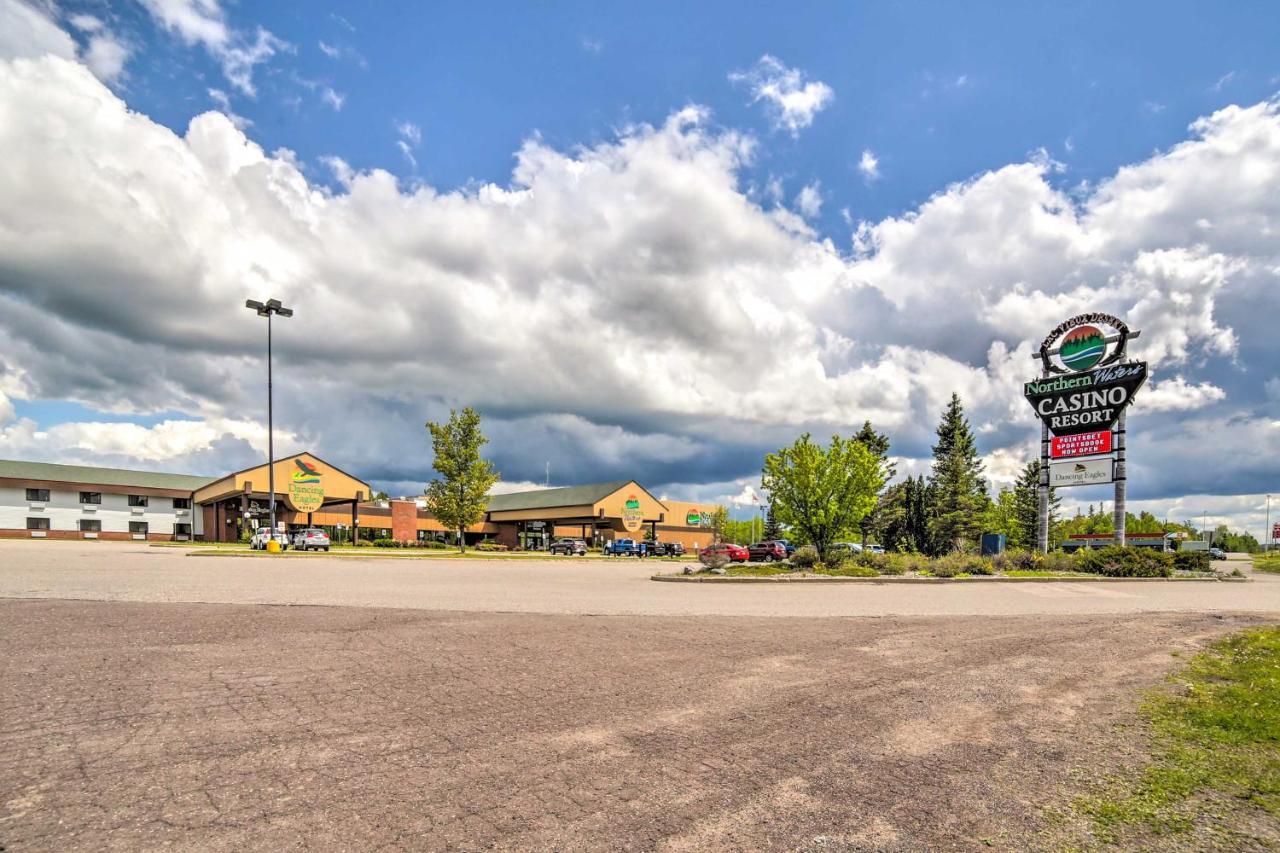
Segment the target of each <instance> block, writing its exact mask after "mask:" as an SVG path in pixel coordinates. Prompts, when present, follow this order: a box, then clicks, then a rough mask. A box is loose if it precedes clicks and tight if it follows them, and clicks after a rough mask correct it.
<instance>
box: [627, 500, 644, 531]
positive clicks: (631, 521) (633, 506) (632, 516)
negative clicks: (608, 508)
mask: <svg viewBox="0 0 1280 853" xmlns="http://www.w3.org/2000/svg"><path fill="white" fill-rule="evenodd" d="M643 523H644V513H643V512H642V511H641V510H640V499H639V498H638V497H636V496H635V495H627V499H626V501H624V502H623V504H622V526H623V527H625V528H626V529H627V530H639V529H640V525H641V524H643Z"/></svg>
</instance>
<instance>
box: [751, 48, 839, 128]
mask: <svg viewBox="0 0 1280 853" xmlns="http://www.w3.org/2000/svg"><path fill="white" fill-rule="evenodd" d="M729 80H730V81H731V82H733V83H741V84H744V85H746V86H747V87H748V88H749V89H750V90H751V100H752V101H754V102H764V104H765V106H766V108H767V110H768V112H769V116H770V119H771V120H772V121H773V124H774V127H776V128H780V129H781V128H785V129H786V130H788V131H789V132H790V133H791V135H792V136H795V135H797V134H798V133H799V131H800V130H802V129H804V128H806V127H808V126H809V125H811V124H813V119H814V116H816V115H817V114H818V113H820V112H822V110H824V109H826V107H827V106H828V105H829V104H830V103H831V101H832V100H833V99H834V98H835V91H834V90H833V89H832V88H831V87H830V86H828V85H827V84H826V83H823V82H822V81H820V80H808V81H806V80H805V74H804V72H803V71H801V70H800V69H798V68H788V67H786V66H785V65H783V64H782V63H781V62H780V61H778V60H777V59H775V58H774V57H772V56H770V55H768V54H765V55H764V56H762V57H760V59H759V61H757V62H756V64H755V65H754V66H752V67H751V68H750V69H748V70H746V71H735V72H733V73H732V74H730V75H729Z"/></svg>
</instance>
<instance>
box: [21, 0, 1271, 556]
mask: <svg viewBox="0 0 1280 853" xmlns="http://www.w3.org/2000/svg"><path fill="white" fill-rule="evenodd" d="M792 6H794V4H791V6H784V5H777V6H773V7H769V6H765V5H763V4H758V5H757V4H752V5H747V6H744V5H742V4H728V3H705V4H674V3H648V4H611V3H593V4H586V3H583V4H569V3H563V4H532V5H530V4H526V5H524V6H518V5H515V6H513V5H512V4H476V3H466V4H463V3H457V4H420V3H400V4H395V3H384V4H360V6H359V7H358V8H357V7H356V6H354V5H353V4H325V3H307V4H297V5H286V4H281V3H272V4H249V3H242V4H228V3H224V2H221V0H138V2H128V3H108V2H103V0H92V2H84V3H72V2H61V3H56V4H55V3H52V2H28V1H27V0H0V155H3V156H2V157H0V457H4V458H25V459H41V460H46V461H65V462H79V463H90V464H108V465H115V466H120V467H138V468H146V469H159V470H167V471H182V472H190V473H199V474H209V475H218V474H221V473H224V472H225V471H227V470H233V469H237V468H242V467H247V466H248V465H251V464H254V463H256V462H257V461H258V460H260V459H261V458H262V457H263V456H264V454H265V451H266V448H265V444H266V442H265V377H264V375H263V361H264V359H263V355H264V353H263V349H264V343H265V341H264V338H265V330H264V329H263V328H262V325H263V324H262V321H261V320H260V319H259V318H257V317H255V316H254V315H253V314H252V313H250V312H249V311H247V310H246V309H245V308H244V307H243V304H244V300H245V299H246V298H256V299H263V298H268V297H272V296H274V297H278V298H280V299H282V300H283V301H284V302H285V304H287V305H290V306H291V307H293V308H294V309H295V311H296V314H295V316H294V317H293V318H292V319H290V320H282V321H280V322H279V323H278V324H277V325H276V327H275V367H276V373H275V377H276V406H275V415H276V429H277V434H276V447H277V450H279V451H281V452H287V451H290V450H299V449H309V450H311V451H313V452H315V453H316V454H318V455H320V456H321V457H322V458H326V459H329V460H330V461H332V462H333V463H334V464H337V465H339V466H341V467H342V468H344V469H345V470H349V471H355V472H359V473H360V474H361V475H363V476H364V477H365V478H367V479H369V480H371V481H372V482H373V483H374V484H375V485H376V486H378V487H379V488H382V489H385V490H387V491H388V492H391V493H393V494H416V493H420V492H421V490H422V488H423V485H424V483H425V482H426V481H427V480H428V479H430V478H431V476H432V469H431V453H430V443H429V440H428V435H427V432H426V430H425V429H424V427H423V424H424V422H425V421H427V420H437V419H440V418H443V417H447V414H448V411H449V409H450V408H454V407H460V406H464V405H472V406H475V407H477V408H478V409H480V410H481V412H482V413H483V414H484V417H485V429H486V433H487V434H488V435H489V437H490V439H491V441H490V444H489V445H488V446H487V448H486V451H487V454H488V455H489V456H490V458H492V459H493V460H494V461H495V462H496V464H497V466H498V467H499V469H500V470H501V472H502V475H503V478H504V480H505V481H506V487H507V488H521V487H527V486H530V485H532V484H540V483H542V482H543V481H544V479H545V478H546V477H547V470H548V466H549V469H550V481H551V482H552V483H553V484H570V483H579V482H589V481H596V480H611V479H620V478H635V479H637V480H639V481H640V482H641V483H643V484H645V485H646V486H648V487H649V488H650V489H651V490H652V491H654V492H655V493H656V494H659V495H660V496H661V495H666V496H669V497H672V498H677V499H689V500H696V501H719V502H730V503H733V504H734V506H735V507H737V511H738V513H739V514H741V513H746V512H750V511H751V507H752V503H751V498H752V497H753V496H754V495H755V494H756V493H757V492H758V489H759V472H760V467H761V462H762V458H763V455H764V453H766V452H768V451H770V450H773V449H776V448H777V447H779V446H781V445H783V444H786V443H790V441H792V440H793V439H794V438H795V437H796V436H797V435H798V434H799V433H801V432H805V431H809V432H812V433H814V434H815V435H816V436H819V437H826V436H829V435H831V434H833V433H842V434H849V433H851V432H853V431H854V430H856V429H857V427H858V426H860V425H861V423H862V422H863V421H864V420H866V419H870V420H871V421H872V422H873V423H874V424H875V425H876V426H877V427H878V428H880V429H881V430H883V431H885V432H886V433H887V434H888V435H889V437H890V439H891V441H892V444H893V451H892V452H893V453H894V455H895V457H896V458H897V462H898V469H899V471H900V472H901V474H903V475H905V474H910V473H924V472H926V471H927V469H928V457H929V452H930V445H931V443H932V440H933V430H934V428H935V426H936V424H937V421H938V417H939V415H940V413H941V411H942V409H943V406H944V405H945V403H946V400H947V398H948V397H949V396H950V394H951V393H952V392H953V391H955V392H958V393H959V394H960V395H961V398H962V400H963V402H964V404H965V406H966V410H967V412H968V414H969V417H970V420H971V422H972V424H973V426H974V429H975V431H976V433H977V436H978V445H979V449H980V451H981V452H982V453H983V456H984V461H985V465H986V471H987V474H988V477H989V478H990V480H991V483H992V485H993V487H995V488H999V487H1002V486H1006V485H1008V484H1009V483H1010V482H1011V481H1012V479H1013V478H1014V477H1015V476H1016V474H1017V471H1018V470H1019V469H1020V467H1021V466H1022V465H1023V464H1024V463H1025V462H1026V461H1028V460H1030V459H1032V458H1034V456H1035V454H1036V452H1037V446H1036V440H1037V438H1038V431H1037V426H1036V420H1035V417H1034V414H1033V412H1032V411H1031V409H1030V407H1029V406H1028V405H1027V403H1026V402H1025V401H1024V400H1023V399H1022V397H1021V383H1022V382H1023V381H1026V380H1028V379H1032V378H1034V375H1035V363H1034V361H1033V360H1032V349H1033V346H1035V345H1038V342H1039V341H1040V339H1041V338H1043V336H1044V335H1045V334H1046V333H1047V332H1048V331H1049V329H1051V328H1052V327H1053V326H1055V325H1057V323H1058V322H1060V321H1061V320H1063V319H1065V318H1067V317H1069V316H1072V315H1074V314H1078V313H1081V312H1084V311H1106V312H1110V313H1113V314H1116V315H1118V316H1120V317H1122V318H1125V319H1126V320H1127V321H1128V322H1129V324H1130V325H1131V326H1133V327H1135V328H1140V329H1141V330H1142V336H1141V338H1140V339H1139V340H1138V341H1135V342H1134V344H1133V345H1132V347H1131V353H1132V354H1133V355H1134V356H1137V357H1141V358H1144V359H1145V360H1147V361H1149V362H1150V363H1151V367H1152V381H1151V382H1150V383H1149V385H1148V387H1147V388H1146V389H1145V390H1144V391H1143V392H1141V393H1140V394H1139V396H1138V399H1137V402H1136V403H1135V405H1134V408H1133V410H1132V412H1131V415H1130V418H1129V496H1130V503H1131V505H1132V507H1133V508H1134V509H1135V510H1144V509H1145V510H1148V511H1151V512H1153V513H1155V514H1156V515H1157V516H1160V517H1168V518H1170V519H1171V520H1184V519H1196V520H1199V519H1201V518H1207V520H1208V522H1209V524H1210V526H1214V525H1216V524H1218V523H1225V524H1229V525H1231V526H1232V527H1235V528H1247V529H1249V530H1251V531H1253V532H1254V533H1255V535H1259V536H1261V535H1263V528H1264V519H1265V513H1266V509H1265V506H1266V498H1265V496H1266V494H1267V493H1268V492H1274V493H1276V494H1277V495H1280V376H1278V375H1277V364H1278V363H1280V343H1278V341H1280V335H1277V333H1276V317H1277V315H1278V313H1280V295H1278V294H1280V291H1278V289H1277V284H1278V283H1280V240H1277V235H1280V101H1278V100H1277V92H1280V55H1277V54H1276V52H1275V49H1274V48H1275V45H1276V44H1280V10H1277V9H1276V8H1275V6H1274V4H1270V3H1260V2H1259V3H1235V4H1217V5H1215V6H1207V5H1205V4H1203V3H1178V2H1162V3H1134V4H1103V3H1079V4H1068V5H1067V6H1066V7H1064V6H1062V5H1061V4H1048V3H1026V2H1017V3H1014V2H1010V3H989V4H976V6H975V5H974V4H969V5H968V6H967V7H966V8H961V7H960V4H950V3H942V2H939V3H905V2H904V3H842V4H834V3H831V4H802V7H801V8H792ZM1117 6H1119V7H1120V8H1117ZM1063 497H1064V505H1065V506H1066V507H1067V511H1068V512H1074V510H1075V509H1076V507H1078V506H1087V505H1088V504H1091V503H1098V502H1101V501H1104V500H1109V498H1110V490H1109V489H1108V488H1106V487H1101V488H1099V487H1094V488H1083V489H1074V490H1064V494H1063ZM1276 504H1277V506H1276V512H1275V513H1273V516H1274V515H1280V498H1278V499H1277V501H1276Z"/></svg>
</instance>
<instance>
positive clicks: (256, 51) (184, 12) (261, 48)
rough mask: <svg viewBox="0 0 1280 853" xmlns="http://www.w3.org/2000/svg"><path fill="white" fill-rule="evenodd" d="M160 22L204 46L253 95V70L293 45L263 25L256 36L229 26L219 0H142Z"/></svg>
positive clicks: (185, 39) (236, 83)
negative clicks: (277, 36)
mask: <svg viewBox="0 0 1280 853" xmlns="http://www.w3.org/2000/svg"><path fill="white" fill-rule="evenodd" d="M140 2H141V3H142V5H143V6H144V7H145V8H146V10H147V11H148V12H150V13H151V16H152V18H154V19H155V21H156V22H157V23H159V24H160V25H161V26H163V27H164V28H165V29H166V30H168V31H169V32H171V33H173V34H174V35H176V36H178V37H179V38H180V39H182V41H183V42H184V43H186V44H188V45H197V44H198V45H201V46H202V47H204V49H205V50H207V51H208V52H209V54H210V55H211V56H213V57H214V58H215V59H216V60H218V62H219V63H220V64H221V65H222V73H223V74H224V75H225V76H226V78H227V80H228V82H230V83H231V85H232V86H234V87H235V88H237V89H239V90H240V91H241V92H243V93H244V94H246V95H248V96H250V97H253V96H254V95H255V94H256V93H257V90H256V89H255V88H254V84H253V70H254V68H255V67H256V66H258V65H261V64H262V63H264V62H267V61H269V60H270V59H271V57H273V56H275V55H276V54H277V53H279V52H280V51H281V50H287V49H288V48H289V44H288V43H287V42H285V41H283V40H281V39H279V38H276V37H275V36H274V35H273V34H272V33H270V32H269V31H267V30H265V29H263V28H262V27H259V28H258V29H257V31H256V32H255V33H254V34H253V35H252V36H250V35H248V34H246V33H242V32H239V31H237V30H234V29H233V28H231V27H230V26H228V24H227V22H226V15H225V14H224V12H223V10H222V7H221V6H220V5H219V2H218V0H140Z"/></svg>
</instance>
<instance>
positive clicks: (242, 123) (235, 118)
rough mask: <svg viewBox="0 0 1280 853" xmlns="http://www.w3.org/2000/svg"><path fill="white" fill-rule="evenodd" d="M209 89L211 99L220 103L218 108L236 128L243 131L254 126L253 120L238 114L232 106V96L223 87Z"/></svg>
mask: <svg viewBox="0 0 1280 853" xmlns="http://www.w3.org/2000/svg"><path fill="white" fill-rule="evenodd" d="M207 91H208V94H209V100H211V101H213V102H214V103H215V104H217V105H218V109H219V110H221V111H222V114H223V115H224V116H226V117H227V118H228V119H230V120H231V123H232V124H233V125H235V127H236V130H239V131H241V132H243V131H245V130H248V129H249V128H250V127H252V126H253V122H252V121H250V120H249V119H247V118H245V117H244V116H242V115H238V114H237V113H236V111H235V110H234V109H232V108H231V96H229V95H228V94H227V93H226V92H224V91H222V90H221V89H208V90H207Z"/></svg>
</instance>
